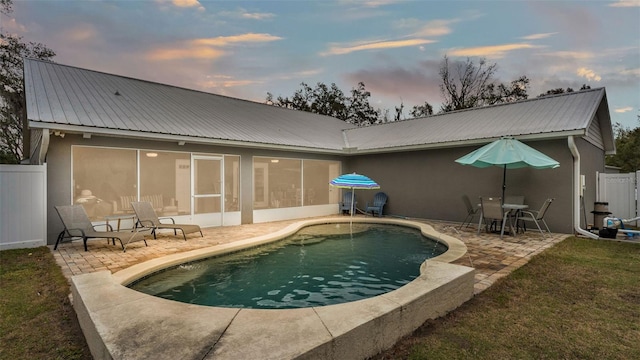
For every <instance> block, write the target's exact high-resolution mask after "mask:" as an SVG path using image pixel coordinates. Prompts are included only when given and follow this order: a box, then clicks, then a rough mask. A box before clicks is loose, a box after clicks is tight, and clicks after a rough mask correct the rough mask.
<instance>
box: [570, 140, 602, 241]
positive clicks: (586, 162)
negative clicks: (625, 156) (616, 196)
mask: <svg viewBox="0 0 640 360" xmlns="http://www.w3.org/2000/svg"><path fill="white" fill-rule="evenodd" d="M576 146H577V148H578V151H579V152H580V174H582V175H585V183H586V189H585V192H584V204H580V207H581V209H580V225H581V227H582V228H583V229H585V228H586V227H587V224H593V214H592V213H591V211H593V209H594V205H593V203H594V202H595V201H596V200H597V199H596V191H597V186H598V183H597V181H598V180H597V172H601V173H603V172H605V165H604V162H605V154H604V152H603V151H602V150H601V149H599V148H598V147H596V146H595V145H593V144H591V143H589V142H588V141H586V140H583V139H576ZM585 215H586V218H587V223H586V224H585V221H584V218H585ZM594 225H595V224H594Z"/></svg>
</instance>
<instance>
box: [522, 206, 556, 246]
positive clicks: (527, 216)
mask: <svg viewBox="0 0 640 360" xmlns="http://www.w3.org/2000/svg"><path fill="white" fill-rule="evenodd" d="M553 200H555V199H554V198H548V199H547V200H545V201H544V203H543V204H542V206H541V207H540V210H537V211H536V210H522V211H521V212H520V215H519V216H518V220H520V221H531V222H533V223H534V224H536V227H538V230H540V234H542V236H543V237H544V236H545V234H544V232H543V231H542V228H541V227H540V223H542V224H543V225H544V227H545V228H546V230H547V232H548V233H551V230H549V226H548V225H547V222H546V221H544V215H545V214H546V213H547V210H549V206H550V205H551V203H552V202H553Z"/></svg>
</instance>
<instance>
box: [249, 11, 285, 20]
mask: <svg viewBox="0 0 640 360" xmlns="http://www.w3.org/2000/svg"><path fill="white" fill-rule="evenodd" d="M275 16H276V15H275V14H272V13H250V12H244V13H242V15H241V17H242V18H244V19H252V20H265V19H271V18H274V17H275Z"/></svg>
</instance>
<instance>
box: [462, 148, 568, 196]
mask: <svg viewBox="0 0 640 360" xmlns="http://www.w3.org/2000/svg"><path fill="white" fill-rule="evenodd" d="M456 162H457V163H459V164H462V165H471V166H475V167H478V168H485V167H489V166H499V167H502V168H503V172H502V199H503V201H504V192H505V189H506V188H507V183H506V179H507V169H519V168H523V167H532V168H534V169H554V168H557V167H558V166H560V163H559V162H557V161H556V160H554V159H552V158H550V157H548V156H547V155H545V154H543V153H541V152H540V151H538V150H536V149H534V148H532V147H530V146H528V145H525V144H523V143H521V142H520V141H518V140H516V139H514V138H511V137H503V138H501V139H500V140H496V141H494V142H492V143H489V144H487V145H485V146H483V147H481V148H479V149H477V150H475V151H473V152H470V153H469V154H467V155H465V156H463V157H461V158H459V159H456Z"/></svg>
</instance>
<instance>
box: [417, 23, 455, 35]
mask: <svg viewBox="0 0 640 360" xmlns="http://www.w3.org/2000/svg"><path fill="white" fill-rule="evenodd" d="M456 21H457V20H433V21H429V22H428V23H427V24H426V25H424V26H423V27H422V28H421V29H420V30H418V31H417V32H416V33H414V34H413V36H417V37H437V36H443V35H448V34H450V33H451V27H450V26H449V24H451V23H454V22H456Z"/></svg>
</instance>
